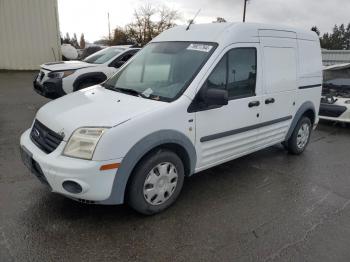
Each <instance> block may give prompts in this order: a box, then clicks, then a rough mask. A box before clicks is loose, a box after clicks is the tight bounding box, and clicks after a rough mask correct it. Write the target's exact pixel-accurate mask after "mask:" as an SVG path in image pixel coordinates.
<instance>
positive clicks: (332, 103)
mask: <svg viewBox="0 0 350 262" xmlns="http://www.w3.org/2000/svg"><path fill="white" fill-rule="evenodd" d="M323 72H324V82H323V89H322V98H321V106H320V112H319V115H320V119H324V120H330V121H336V122H342V123H350V63H347V64H340V65H332V66H328V67H326V68H324V71H323Z"/></svg>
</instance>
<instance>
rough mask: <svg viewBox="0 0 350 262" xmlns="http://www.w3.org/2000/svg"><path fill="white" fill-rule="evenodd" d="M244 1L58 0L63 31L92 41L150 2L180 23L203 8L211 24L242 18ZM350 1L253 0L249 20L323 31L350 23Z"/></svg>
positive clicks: (201, 18)
mask: <svg viewBox="0 0 350 262" xmlns="http://www.w3.org/2000/svg"><path fill="white" fill-rule="evenodd" d="M243 2H244V0H148V1H147V2H146V1H145V0H143V1H142V0H58V12H59V20H60V31H61V33H62V34H63V35H65V34H66V32H68V33H69V34H70V35H71V36H72V35H73V33H76V34H77V36H78V38H79V37H80V34H81V33H84V35H85V39H86V40H87V41H89V42H93V41H96V40H98V39H101V38H102V37H106V36H108V19H107V13H109V15H110V23H111V30H112V29H113V28H115V27H116V26H122V27H123V26H125V25H126V24H128V23H130V22H132V20H133V13H134V10H135V9H137V8H138V7H139V6H141V5H143V4H145V3H149V4H151V5H153V6H155V7H159V6H163V5H164V6H167V7H169V8H171V9H175V10H177V11H178V12H179V14H180V17H181V18H180V19H179V20H178V21H177V24H185V23H186V21H187V20H189V19H191V18H192V17H193V16H194V15H195V14H196V13H197V11H198V10H199V9H200V10H201V11H200V13H199V15H198V17H197V18H196V21H195V22H196V23H210V22H212V21H213V20H215V18H216V17H224V18H225V19H226V20H227V21H229V22H236V21H242V12H243V11H242V10H243ZM349 10H350V1H349V0H249V2H248V5H247V15H246V21H247V22H259V23H272V24H283V25H288V26H294V27H299V28H304V29H310V28H311V27H312V26H314V25H316V26H317V27H318V28H319V29H320V31H321V33H325V32H329V31H331V30H332V28H333V26H334V25H335V24H341V23H344V24H348V23H349V22H350V17H349Z"/></svg>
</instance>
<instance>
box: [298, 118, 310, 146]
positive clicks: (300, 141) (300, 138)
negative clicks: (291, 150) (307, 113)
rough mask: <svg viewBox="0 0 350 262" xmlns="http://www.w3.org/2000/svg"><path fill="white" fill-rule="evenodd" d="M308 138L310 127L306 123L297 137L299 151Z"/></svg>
mask: <svg viewBox="0 0 350 262" xmlns="http://www.w3.org/2000/svg"><path fill="white" fill-rule="evenodd" d="M309 136H310V126H309V125H308V124H307V123H304V124H302V126H301V127H300V129H299V131H298V135H297V146H298V148H299V149H303V148H304V147H305V146H306V144H307V142H308V140H309Z"/></svg>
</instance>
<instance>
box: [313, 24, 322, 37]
mask: <svg viewBox="0 0 350 262" xmlns="http://www.w3.org/2000/svg"><path fill="white" fill-rule="evenodd" d="M311 31H314V32H315V33H316V34H317V35H318V36H320V30H319V29H318V28H317V26H313V27H311Z"/></svg>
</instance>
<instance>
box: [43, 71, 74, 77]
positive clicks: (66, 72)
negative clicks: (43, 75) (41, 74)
mask: <svg viewBox="0 0 350 262" xmlns="http://www.w3.org/2000/svg"><path fill="white" fill-rule="evenodd" d="M74 72H75V70H67V71H62V72H50V73H48V74H47V76H48V77H49V78H64V77H66V76H69V75H71V74H73V73H74Z"/></svg>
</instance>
